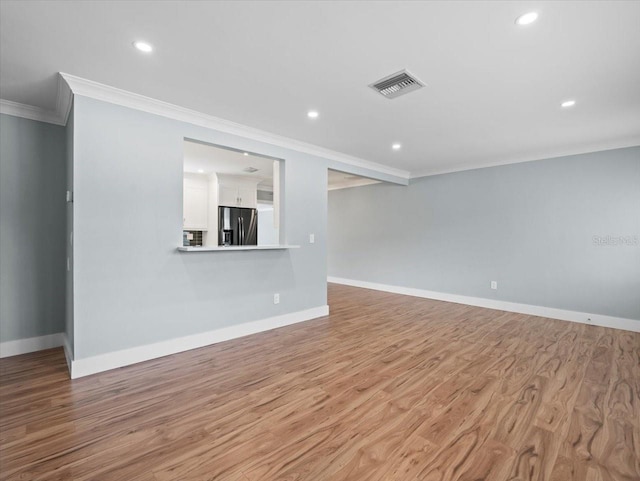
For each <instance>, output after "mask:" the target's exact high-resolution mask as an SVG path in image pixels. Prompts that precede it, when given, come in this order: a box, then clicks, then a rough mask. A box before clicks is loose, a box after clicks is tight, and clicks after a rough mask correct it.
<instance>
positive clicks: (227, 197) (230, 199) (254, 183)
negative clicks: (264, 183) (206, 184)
mask: <svg viewBox="0 0 640 481" xmlns="http://www.w3.org/2000/svg"><path fill="white" fill-rule="evenodd" d="M259 182H260V179H252V178H247V177H244V176H233V175H221V174H218V205H223V206H226V207H248V208H252V209H255V208H256V207H258V196H257V192H258V183H259Z"/></svg>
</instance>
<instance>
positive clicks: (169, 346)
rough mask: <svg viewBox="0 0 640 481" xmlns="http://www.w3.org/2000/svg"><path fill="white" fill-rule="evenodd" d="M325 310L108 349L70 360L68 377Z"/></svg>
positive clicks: (325, 310) (295, 320) (318, 314)
mask: <svg viewBox="0 0 640 481" xmlns="http://www.w3.org/2000/svg"><path fill="white" fill-rule="evenodd" d="M328 314H329V306H327V305H324V306H318V307H314V308H312V309H306V310H304V311H297V312H292V313H290V314H283V315H281V316H275V317H269V318H267V319H261V320H259V321H252V322H246V323H244V324H238V325H236V326H229V327H223V328H221V329H216V330H213V331H208V332H203V333H200V334H193V335H190V336H185V337H180V338H177V339H171V340H168V341H162V342H157V343H154V344H147V345H144V346H138V347H133V348H130V349H123V350H121V351H114V352H109V353H106V354H100V355H98V356H92V357H88V358H84V359H72V360H71V369H70V373H71V379H77V378H79V377H83V376H89V375H90V374H96V373H99V372H103V371H108V370H110V369H116V368H118V367H123V366H128V365H131V364H136V363H138V362H143V361H148V360H150V359H156V358H158V357H163V356H168V355H170V354H176V353H178V352H183V351H188V350H190V349H196V348H199V347H204V346H208V345H210V344H216V343H218V342H223V341H228V340H230V339H236V338H238V337H244V336H248V335H250V334H256V333H258V332H263V331H268V330H271V329H276V328H278V327H284V326H288V325H290V324H296V323H298V322H303V321H308V320H311V319H315V318H318V317H322V316H326V315H328Z"/></svg>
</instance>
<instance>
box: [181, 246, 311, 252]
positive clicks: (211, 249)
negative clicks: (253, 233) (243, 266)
mask: <svg viewBox="0 0 640 481" xmlns="http://www.w3.org/2000/svg"><path fill="white" fill-rule="evenodd" d="M299 248H300V246H295V245H289V244H278V245H269V246H259V245H251V246H198V247H196V246H178V251H180V252H225V251H226V252H230V251H269V250H272V251H273V250H286V249H299Z"/></svg>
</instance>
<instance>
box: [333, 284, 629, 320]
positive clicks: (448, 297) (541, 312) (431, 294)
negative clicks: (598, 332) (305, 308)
mask: <svg viewBox="0 0 640 481" xmlns="http://www.w3.org/2000/svg"><path fill="white" fill-rule="evenodd" d="M327 281H328V282H333V283H336V284H344V285H347V286H354V287H363V288H365V289H374V290H376V291H385V292H392V293H395V294H404V295H406V296H414V297H423V298H426V299H435V300H438V301H447V302H455V303H456V304H466V305H469V306H477V307H486V308H488V309H497V310H500V311H507V312H517V313H518V314H528V315H531V316H540V317H548V318H550V319H559V320H561V321H571V322H580V323H582V324H592V325H595V326H602V327H611V328H613V329H623V330H625V331H634V332H640V320H639V321H636V320H633V319H625V318H624V317H613V316H605V315H602V314H590V313H587V312H578V311H568V310H565V309H556V308H555V307H543V306H533V305H530V304H519V303H517V302H507V301H499V300H496V299H485V298H482V297H471V296H461V295H458V294H447V293H444V292H436V291H427V290H424V289H415V288H413V287H401V286H392V285H388V284H378V283H375V282H367V281H358V280H354V279H344V278H341V277H332V276H329V277H327Z"/></svg>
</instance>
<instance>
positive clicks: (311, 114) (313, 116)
mask: <svg viewBox="0 0 640 481" xmlns="http://www.w3.org/2000/svg"><path fill="white" fill-rule="evenodd" d="M318 115H320V114H319V113H318V111H317V110H309V111H308V112H307V117H309V118H310V119H317V118H318Z"/></svg>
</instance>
